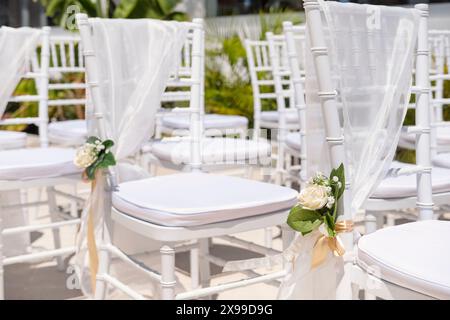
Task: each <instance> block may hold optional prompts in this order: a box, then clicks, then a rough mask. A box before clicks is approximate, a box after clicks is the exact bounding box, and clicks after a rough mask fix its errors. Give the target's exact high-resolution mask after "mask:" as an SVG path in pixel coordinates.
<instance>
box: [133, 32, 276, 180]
mask: <svg viewBox="0 0 450 320" xmlns="http://www.w3.org/2000/svg"><path fill="white" fill-rule="evenodd" d="M192 37H193V35H192V34H190V35H188V39H187V41H186V43H185V45H184V48H183V51H182V55H181V57H182V59H181V60H182V61H181V62H180V64H179V67H178V70H177V74H175V75H173V76H172V77H171V80H170V81H169V83H168V87H172V88H186V87H189V86H191V84H192V82H193V81H194V80H192V59H193V58H194V54H193V52H191V51H192V50H193V49H192V48H193V46H194V45H195V44H194V43H193V38H192ZM204 45H205V44H204V33H203V34H202V39H201V44H200V50H201V53H202V54H201V57H200V59H201V60H200V63H201V73H200V80H199V83H200V96H201V98H200V107H199V110H200V111H199V112H200V119H201V127H200V131H201V138H200V139H203V138H206V137H208V136H210V137H217V138H218V139H220V138H221V136H222V135H223V134H224V131H223V130H221V129H217V130H216V129H210V130H209V131H210V134H208V133H206V132H205V130H204V127H203V120H202V119H203V116H204V115H205V112H204V90H205V88H204V69H205V66H204V64H205V58H204V55H205V47H204ZM187 52H189V53H187ZM191 94H192V92H188V91H166V92H165V93H164V95H163V98H162V102H163V103H164V102H182V101H189V100H190V99H191ZM190 113H191V110H190V109H189V108H185V107H176V108H174V109H172V110H170V111H164V112H160V113H159V114H158V115H157V118H156V131H155V138H156V139H160V138H161V136H162V134H163V133H166V134H170V135H175V136H181V137H183V136H186V135H191V136H192V135H193V134H195V133H192V131H191V130H192V129H189V130H188V132H186V130H172V129H171V128H165V127H164V126H163V125H162V123H161V117H163V116H167V115H169V114H173V115H176V114H181V115H186V114H190ZM246 131H247V127H245V128H244V127H241V128H230V130H229V129H226V134H227V135H234V134H236V135H237V136H238V138H237V139H241V140H246V139H245V138H246ZM218 136H220V137H218ZM255 141H256V140H255ZM268 157H269V155H268ZM225 160H226V161H225V162H224V163H212V164H203V165H202V169H203V170H204V171H218V170H224V169H235V168H242V167H243V168H244V175H245V176H246V177H251V175H252V172H253V168H257V169H258V168H260V164H261V163H266V162H267V163H269V162H270V160H268V159H267V161H266V159H265V158H264V157H262V158H261V159H260V158H259V157H258V159H256V160H257V161H256V163H247V160H248V159H245V160H243V161H236V160H235V159H234V158H233V159H230V160H231V161H228V160H229V159H225ZM139 161H140V164H141V166H142V167H143V168H145V169H147V168H149V167H150V172H151V173H152V174H153V175H154V172H155V170H154V168H155V166H162V167H165V168H169V169H172V170H181V171H183V170H189V169H190V166H189V165H188V164H176V163H173V162H172V161H167V160H164V159H159V158H158V157H156V156H154V155H153V154H152V153H151V150H150V151H145V152H141V154H140V155H139Z"/></svg>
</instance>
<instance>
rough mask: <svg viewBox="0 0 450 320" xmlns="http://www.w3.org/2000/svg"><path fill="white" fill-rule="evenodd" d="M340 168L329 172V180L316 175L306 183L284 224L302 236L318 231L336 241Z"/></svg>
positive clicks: (341, 181)
mask: <svg viewBox="0 0 450 320" xmlns="http://www.w3.org/2000/svg"><path fill="white" fill-rule="evenodd" d="M344 189H345V176H344V165H343V164H341V165H340V166H339V167H338V168H337V169H333V170H331V173H330V176H329V177H327V176H325V175H324V174H322V173H320V172H318V173H317V174H316V175H315V177H313V178H311V179H310V180H309V181H308V184H307V186H306V188H304V189H303V190H302V191H301V192H300V195H299V196H298V200H299V201H298V204H297V205H296V206H295V207H293V208H292V209H291V211H290V212H289V217H288V219H287V224H288V225H289V226H290V227H291V228H292V229H294V230H296V231H298V232H300V233H301V234H302V235H306V234H308V233H310V232H312V231H314V230H316V229H318V228H319V230H320V231H321V233H322V234H324V235H326V236H328V237H330V238H335V237H336V220H337V207H338V201H339V199H340V198H341V196H342V194H343V193H344Z"/></svg>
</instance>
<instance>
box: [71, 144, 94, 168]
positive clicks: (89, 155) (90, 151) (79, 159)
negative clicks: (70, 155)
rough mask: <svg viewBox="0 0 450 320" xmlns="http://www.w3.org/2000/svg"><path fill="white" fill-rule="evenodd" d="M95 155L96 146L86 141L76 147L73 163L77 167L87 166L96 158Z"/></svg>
mask: <svg viewBox="0 0 450 320" xmlns="http://www.w3.org/2000/svg"><path fill="white" fill-rule="evenodd" d="M97 156H98V152H97V151H96V146H95V145H94V144H90V143H86V144H85V145H83V146H81V147H79V148H78V149H77V153H76V155H75V159H74V160H73V163H74V164H75V165H76V166H77V167H79V168H87V167H89V166H90V165H91V164H93V163H94V162H95V160H97Z"/></svg>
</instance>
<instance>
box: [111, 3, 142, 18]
mask: <svg viewBox="0 0 450 320" xmlns="http://www.w3.org/2000/svg"><path fill="white" fill-rule="evenodd" d="M138 2H139V0H126V1H120V2H119V5H118V6H117V7H116V9H115V10H114V14H113V17H114V18H128V17H130V16H131V15H132V13H133V11H134V10H136V7H137V5H138Z"/></svg>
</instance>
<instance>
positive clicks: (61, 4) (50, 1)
mask: <svg viewBox="0 0 450 320" xmlns="http://www.w3.org/2000/svg"><path fill="white" fill-rule="evenodd" d="M40 1H41V3H42V4H43V5H44V6H45V8H46V13H47V15H48V16H49V17H52V19H53V21H54V22H55V23H56V24H58V25H60V26H63V27H65V26H66V22H67V19H68V17H67V15H66V14H65V12H67V9H68V7H69V6H71V5H77V6H79V8H80V9H81V11H82V12H86V13H87V14H88V15H89V16H92V17H96V16H97V17H110V18H130V19H133V18H153V19H165V20H173V19H175V20H189V17H187V16H186V15H185V14H184V13H181V12H177V11H176V10H175V7H176V5H177V4H178V2H179V1H180V0H121V1H120V4H119V5H116V4H115V3H114V2H113V1H110V0H107V1H105V3H106V4H107V6H106V8H102V7H101V5H100V2H101V1H99V0H40ZM287 14H289V12H282V11H280V10H270V12H268V13H260V14H259V19H260V21H259V22H260V26H261V35H264V34H265V32H266V31H272V32H274V33H281V31H282V22H283V21H284V20H294V21H293V22H294V23H300V22H301V20H300V15H298V14H294V15H293V14H290V15H289V16H286V15H287ZM295 19H297V20H295ZM226 34H227V35H226V36H223V34H222V33H220V32H217V34H214V33H213V34H207V44H206V48H207V49H206V67H205V108H206V112H208V113H220V114H231V115H242V116H245V117H247V118H248V119H249V125H250V127H252V125H253V91H252V87H251V83H250V76H249V74H248V65H247V59H246V52H245V48H244V45H243V43H242V38H241V37H240V35H239V34H238V32H236V33H235V34H229V33H226ZM224 67H226V68H224ZM224 69H225V70H224ZM64 77H65V78H66V79H65V81H68V82H82V81H83V75H80V74H69V75H64ZM267 89H270V88H267ZM262 91H264V88H262ZM35 93H36V88H35V86H34V83H33V81H30V80H24V81H22V82H21V83H20V85H19V86H18V88H17V90H16V94H35ZM49 95H50V99H57V98H61V99H63V98H79V97H83V96H84V92H83V91H82V90H81V91H80V90H66V91H54V92H50V93H49ZM444 97H450V81H445V83H444ZM448 107H449V106H446V107H444V120H450V108H448ZM262 108H263V109H264V110H274V109H276V103H275V101H264V102H263V106H262ZM37 112H38V107H37V104H36V103H22V104H14V103H11V104H9V105H8V108H7V111H6V115H5V116H6V117H25V116H36V115H37ZM49 116H50V118H51V119H52V118H53V119H58V120H65V119H76V118H83V117H84V107H82V106H76V107H75V108H70V107H65V108H61V107H51V108H50V110H49ZM414 117H415V113H414V110H409V111H408V113H407V115H406V119H405V125H412V124H414ZM7 129H12V130H24V129H25V127H24V126H8V127H7ZM396 159H397V160H400V161H403V162H410V163H414V162H415V154H414V151H411V150H404V149H401V148H399V149H398V150H397V154H396Z"/></svg>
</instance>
